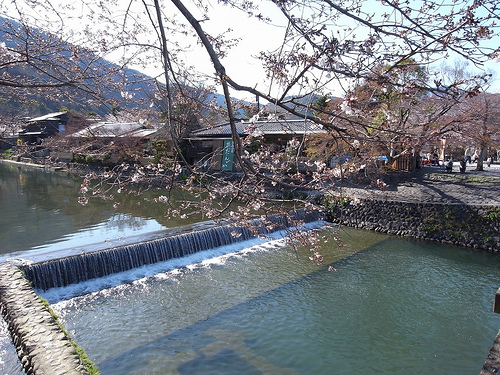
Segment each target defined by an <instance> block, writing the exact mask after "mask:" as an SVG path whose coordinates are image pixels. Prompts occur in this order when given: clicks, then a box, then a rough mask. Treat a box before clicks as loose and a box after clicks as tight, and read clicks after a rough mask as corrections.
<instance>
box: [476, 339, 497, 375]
mask: <svg viewBox="0 0 500 375" xmlns="http://www.w3.org/2000/svg"><path fill="white" fill-rule="evenodd" d="M498 374H500V332H498V334H497V337H496V339H495V341H494V342H493V346H492V347H491V349H490V353H489V354H488V358H486V362H484V365H483V369H482V370H481V373H480V374H479V375H498Z"/></svg>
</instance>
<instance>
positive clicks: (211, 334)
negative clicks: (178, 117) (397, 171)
mask: <svg viewBox="0 0 500 375" xmlns="http://www.w3.org/2000/svg"><path fill="white" fill-rule="evenodd" d="M344 237H345V238H344V241H345V242H346V243H347V245H348V246H346V247H338V246H337V245H336V244H335V243H334V242H331V245H332V246H331V247H330V248H329V252H328V257H329V258H328V259H327V261H326V263H325V264H324V266H321V267H318V266H316V265H314V264H312V263H309V262H305V261H304V257H305V256H306V254H307V253H299V256H298V257H297V256H296V255H295V254H294V252H293V251H291V249H290V248H288V247H287V246H285V245H284V243H282V242H280V241H275V242H271V243H268V244H265V245H259V246H257V247H253V248H250V249H247V250H245V251H243V252H240V253H236V254H232V255H225V256H222V257H217V258H215V259H212V260H210V261H205V262H201V263H198V264H195V265H192V266H190V267H187V268H181V269H175V270H171V271H168V272H164V273H161V274H158V275H157V276H155V277H151V278H146V279H142V280H139V281H136V282H133V283H131V284H127V285H122V286H120V287H117V288H111V289H107V290H104V291H101V292H98V293H92V294H89V295H86V296H82V297H78V298H74V299H71V300H68V301H62V302H59V303H56V304H55V305H53V307H54V308H55V310H56V311H57V313H58V314H59V315H60V316H61V317H62V319H63V321H64V323H65V325H66V327H67V328H68V329H69V330H70V331H71V332H72V334H73V335H74V337H75V338H76V340H77V342H78V343H79V344H81V345H82V346H83V347H84V348H85V349H86V351H87V353H88V354H89V355H90V356H91V357H92V358H93V359H94V360H96V362H97V363H98V365H99V366H100V368H101V370H102V374H120V375H121V374H144V373H148V374H220V373H238V374H279V373H283V374H332V373H338V374H365V373H383V374H385V373H390V374H408V373H411V374H430V373H439V374H457V373H464V374H465V373H478V372H479V371H480V369H481V366H482V363H483V362H484V359H485V357H486V355H487V353H488V351H489V348H490V346H491V344H492V340H493V338H494V336H495V334H496V332H497V330H498V324H499V318H498V316H496V315H495V314H494V313H492V312H491V303H492V296H493V295H494V292H495V290H496V288H497V283H498V279H499V277H500V267H499V266H500V259H499V258H498V257H496V256H494V255H492V254H484V253H473V252H469V251H466V250H462V249H457V248H452V247H446V246H440V245H439V246H438V245H435V244H426V243H420V242H413V241H405V240H401V239H398V238H388V237H386V236H377V235H375V234H373V233H366V232H359V231H349V233H348V235H345V236H344ZM360 250H363V251H361V252H359V251H360ZM330 264H332V265H333V268H334V269H335V271H329V270H328V265H330Z"/></svg>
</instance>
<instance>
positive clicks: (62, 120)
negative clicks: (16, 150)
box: [19, 112, 68, 144]
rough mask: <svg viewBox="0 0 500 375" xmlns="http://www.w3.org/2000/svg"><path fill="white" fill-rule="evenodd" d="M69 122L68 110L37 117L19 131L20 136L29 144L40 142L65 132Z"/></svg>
mask: <svg viewBox="0 0 500 375" xmlns="http://www.w3.org/2000/svg"><path fill="white" fill-rule="evenodd" d="M67 122H68V114H67V112H54V113H49V114H47V115H44V116H40V117H35V118H32V119H29V120H28V121H27V125H25V126H24V127H23V129H22V130H21V131H20V132H19V138H20V139H21V140H22V141H23V142H25V143H28V144H40V143H41V142H42V139H44V138H48V137H50V136H52V135H54V134H57V133H60V132H64V131H65V130H66V123H67Z"/></svg>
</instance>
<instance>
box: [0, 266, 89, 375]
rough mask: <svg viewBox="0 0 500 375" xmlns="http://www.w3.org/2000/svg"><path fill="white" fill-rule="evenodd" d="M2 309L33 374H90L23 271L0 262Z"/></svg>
mask: <svg viewBox="0 0 500 375" xmlns="http://www.w3.org/2000/svg"><path fill="white" fill-rule="evenodd" d="M0 312H1V313H2V315H3V317H4V319H5V321H6V323H7V326H8V330H9V332H10V335H11V337H12V341H13V343H14V346H15V347H16V350H17V354H18V356H19V359H20V360H21V364H22V366H23V368H24V370H25V371H26V373H27V374H28V375H31V374H36V375H39V374H47V375H48V374H50V375H58V374H61V375H62V374H87V373H88V372H87V371H86V370H85V368H84V366H83V364H82V363H81V359H80V357H79V355H78V354H77V353H76V351H75V349H74V347H73V345H72V344H71V342H70V341H69V339H68V337H67V336H66V335H65V333H64V332H63V330H62V329H61V327H60V326H59V325H58V324H57V322H56V321H55V319H54V317H53V316H52V315H51V314H50V312H49V310H48V308H47V307H46V306H44V304H43V303H42V301H41V300H40V298H39V297H38V296H37V295H36V293H35V292H34V290H33V288H32V287H31V285H30V284H29V282H28V281H27V280H26V279H25V278H24V276H23V274H22V273H21V271H20V270H19V269H18V268H17V267H14V266H11V265H8V264H1V265H0Z"/></svg>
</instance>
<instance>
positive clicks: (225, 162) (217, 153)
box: [184, 118, 324, 171]
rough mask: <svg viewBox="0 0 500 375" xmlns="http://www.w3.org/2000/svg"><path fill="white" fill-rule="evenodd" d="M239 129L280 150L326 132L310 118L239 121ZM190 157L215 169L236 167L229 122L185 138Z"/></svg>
mask: <svg viewBox="0 0 500 375" xmlns="http://www.w3.org/2000/svg"><path fill="white" fill-rule="evenodd" d="M236 131H237V133H238V135H239V136H240V137H242V138H244V137H246V136H248V135H252V134H253V135H255V136H256V137H261V138H262V139H263V142H264V143H266V144H270V145H273V146H274V147H275V148H276V149H277V150H280V149H284V148H285V147H286V146H287V145H288V144H289V143H290V142H294V141H296V140H297V138H301V137H303V136H305V135H308V134H314V133H323V132H324V130H323V128H322V127H321V125H318V124H316V123H314V122H312V121H310V120H286V119H277V118H272V119H269V120H263V121H261V120H258V119H257V120H256V121H240V122H236ZM184 142H185V150H186V160H187V161H188V162H189V163H191V164H193V165H194V164H204V165H207V167H209V168H211V169H215V170H228V171H231V170H233V168H234V164H233V158H234V147H233V139H232V132H231V125H230V124H229V123H225V124H220V125H217V126H214V127H211V128H206V129H200V130H195V131H193V132H191V133H190V135H189V137H187V138H185V139H184Z"/></svg>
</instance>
